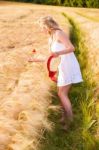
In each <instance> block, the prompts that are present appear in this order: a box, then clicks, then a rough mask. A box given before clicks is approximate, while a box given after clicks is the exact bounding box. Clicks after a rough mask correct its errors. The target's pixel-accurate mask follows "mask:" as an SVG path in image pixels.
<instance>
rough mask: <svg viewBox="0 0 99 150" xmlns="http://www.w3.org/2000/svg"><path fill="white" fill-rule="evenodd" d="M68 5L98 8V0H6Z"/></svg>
mask: <svg viewBox="0 0 99 150" xmlns="http://www.w3.org/2000/svg"><path fill="white" fill-rule="evenodd" d="M7 1H17V2H27V3H28V2H31V3H37V4H47V5H59V6H69V7H88V8H99V0H7Z"/></svg>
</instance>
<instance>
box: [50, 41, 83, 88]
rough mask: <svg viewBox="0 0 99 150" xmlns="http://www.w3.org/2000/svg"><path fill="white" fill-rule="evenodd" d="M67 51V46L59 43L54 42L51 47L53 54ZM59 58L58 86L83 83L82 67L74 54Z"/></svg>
mask: <svg viewBox="0 0 99 150" xmlns="http://www.w3.org/2000/svg"><path fill="white" fill-rule="evenodd" d="M65 49H66V47H65V45H64V44H62V43H60V42H58V41H54V42H52V44H51V47H50V50H51V51H52V52H57V51H62V50H65ZM59 57H60V58H61V60H60V64H59V66H58V78H57V86H65V85H68V84H71V83H79V82H83V79H82V74H81V71H80V65H79V62H78V60H77V58H76V56H75V54H74V52H71V53H67V54H63V55H59Z"/></svg>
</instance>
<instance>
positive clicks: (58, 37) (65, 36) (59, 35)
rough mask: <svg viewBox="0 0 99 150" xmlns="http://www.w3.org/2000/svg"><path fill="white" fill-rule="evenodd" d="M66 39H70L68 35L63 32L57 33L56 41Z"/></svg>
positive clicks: (58, 31)
mask: <svg viewBox="0 0 99 150" xmlns="http://www.w3.org/2000/svg"><path fill="white" fill-rule="evenodd" d="M60 38H65V39H68V36H67V34H66V33H65V32H64V31H63V30H57V31H56V39H60Z"/></svg>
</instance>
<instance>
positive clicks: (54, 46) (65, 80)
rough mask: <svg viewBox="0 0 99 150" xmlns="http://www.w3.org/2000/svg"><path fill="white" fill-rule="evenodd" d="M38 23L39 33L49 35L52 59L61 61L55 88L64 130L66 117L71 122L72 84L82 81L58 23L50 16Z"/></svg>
mask: <svg viewBox="0 0 99 150" xmlns="http://www.w3.org/2000/svg"><path fill="white" fill-rule="evenodd" d="M38 23H39V25H40V27H41V31H43V32H44V33H45V34H46V33H47V34H49V35H50V38H49V45H50V48H49V49H50V51H51V53H52V54H53V55H54V57H58V56H59V57H60V59H61V60H60V64H59V66H58V78H57V87H58V96H59V98H60V101H61V105H62V107H63V110H64V113H63V114H62V118H61V120H60V121H61V122H62V123H63V124H64V129H67V127H68V125H67V124H65V118H66V116H67V119H68V123H70V122H71V121H73V112H72V106H71V102H70V99H69V96H68V94H69V91H70V88H71V86H72V84H74V83H79V82H82V81H83V79H82V75H81V71H80V66H79V63H78V60H77V58H76V56H75V54H74V51H75V48H74V46H73V44H72V43H71V41H70V39H69V38H68V36H67V35H66V33H65V32H64V31H63V30H62V29H61V28H60V27H59V25H58V23H57V22H56V21H55V20H54V19H53V18H52V17H51V16H45V17H41V18H40V19H39V21H38Z"/></svg>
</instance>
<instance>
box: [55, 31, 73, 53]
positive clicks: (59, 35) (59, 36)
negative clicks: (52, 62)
mask: <svg viewBox="0 0 99 150" xmlns="http://www.w3.org/2000/svg"><path fill="white" fill-rule="evenodd" d="M56 38H57V40H59V41H60V42H62V43H63V44H64V45H65V47H66V49H64V50H62V51H59V52H56V53H57V54H58V55H63V54H67V53H70V52H73V51H75V48H74V46H73V44H72V43H71V41H70V39H69V38H68V37H67V35H66V34H65V33H64V32H62V31H58V32H57V33H56Z"/></svg>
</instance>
